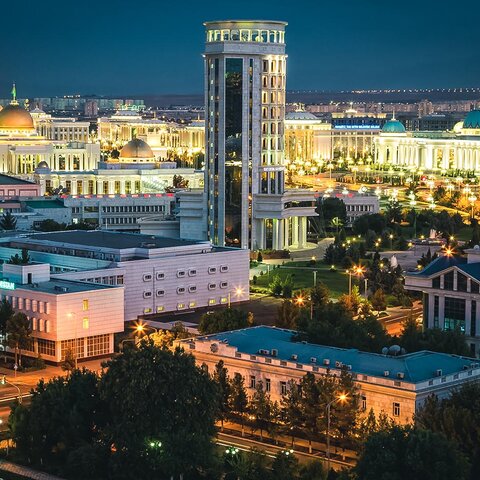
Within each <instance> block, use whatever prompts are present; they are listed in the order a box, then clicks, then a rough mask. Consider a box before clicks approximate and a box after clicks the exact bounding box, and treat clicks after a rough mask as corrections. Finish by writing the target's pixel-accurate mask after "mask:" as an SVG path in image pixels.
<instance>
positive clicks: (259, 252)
mask: <svg viewBox="0 0 480 480" xmlns="http://www.w3.org/2000/svg"><path fill="white" fill-rule="evenodd" d="M257 262H258V263H262V262H263V255H262V252H261V251H260V250H259V251H258V255H257Z"/></svg>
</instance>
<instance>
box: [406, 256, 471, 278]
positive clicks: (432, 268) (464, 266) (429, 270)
mask: <svg viewBox="0 0 480 480" xmlns="http://www.w3.org/2000/svg"><path fill="white" fill-rule="evenodd" d="M450 267H457V268H458V269H459V270H461V271H463V272H465V273H466V274H467V275H470V276H471V277H473V278H475V279H476V280H478V281H480V262H473V263H467V259H466V258H465V257H447V256H442V257H438V258H436V259H435V260H434V261H433V262H431V263H429V264H428V265H427V266H426V267H425V268H424V269H423V270H421V271H419V272H414V273H409V274H408V275H409V276H410V275H411V276H414V277H430V276H432V275H435V274H436V273H440V272H443V271H444V270H447V269H448V268H450Z"/></svg>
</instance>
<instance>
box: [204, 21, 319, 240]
mask: <svg viewBox="0 0 480 480" xmlns="http://www.w3.org/2000/svg"><path fill="white" fill-rule="evenodd" d="M205 26H206V45H205V55H204V57H205V105H206V116H205V118H206V125H205V136H206V145H207V148H206V162H205V169H206V172H205V192H206V197H207V217H208V226H207V230H208V237H209V238H210V240H211V241H213V242H214V243H215V244H218V245H224V244H230V245H235V246H238V247H241V248H251V249H264V248H275V249H283V248H289V247H292V246H293V247H297V248H304V247H305V246H306V220H307V217H308V216H311V215H314V208H313V195H312V194H311V192H307V191H302V190H295V191H286V190H285V165H284V158H285V141H284V140H285V131H284V130H285V122H284V120H285V82H286V55H285V26H286V23H284V22H276V21H225V22H207V23H206V24H205Z"/></svg>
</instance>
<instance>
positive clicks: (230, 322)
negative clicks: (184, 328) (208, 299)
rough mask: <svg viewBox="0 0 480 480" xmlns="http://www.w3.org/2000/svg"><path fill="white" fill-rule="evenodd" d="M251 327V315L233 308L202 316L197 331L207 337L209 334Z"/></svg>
mask: <svg viewBox="0 0 480 480" xmlns="http://www.w3.org/2000/svg"><path fill="white" fill-rule="evenodd" d="M252 325H253V315H252V314H251V313H249V312H244V311H243V310H238V309H234V308H227V309H225V310H217V311H215V312H212V313H206V314H204V315H202V316H201V318H200V322H199V324H198V331H199V332H200V333H201V334H203V335H208V334H211V333H218V332H227V331H230V330H239V329H241V328H247V327H251V326H252Z"/></svg>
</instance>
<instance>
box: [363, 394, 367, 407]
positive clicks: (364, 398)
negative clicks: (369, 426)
mask: <svg viewBox="0 0 480 480" xmlns="http://www.w3.org/2000/svg"><path fill="white" fill-rule="evenodd" d="M366 409H367V397H366V396H365V395H362V410H363V411H365V410H366Z"/></svg>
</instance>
